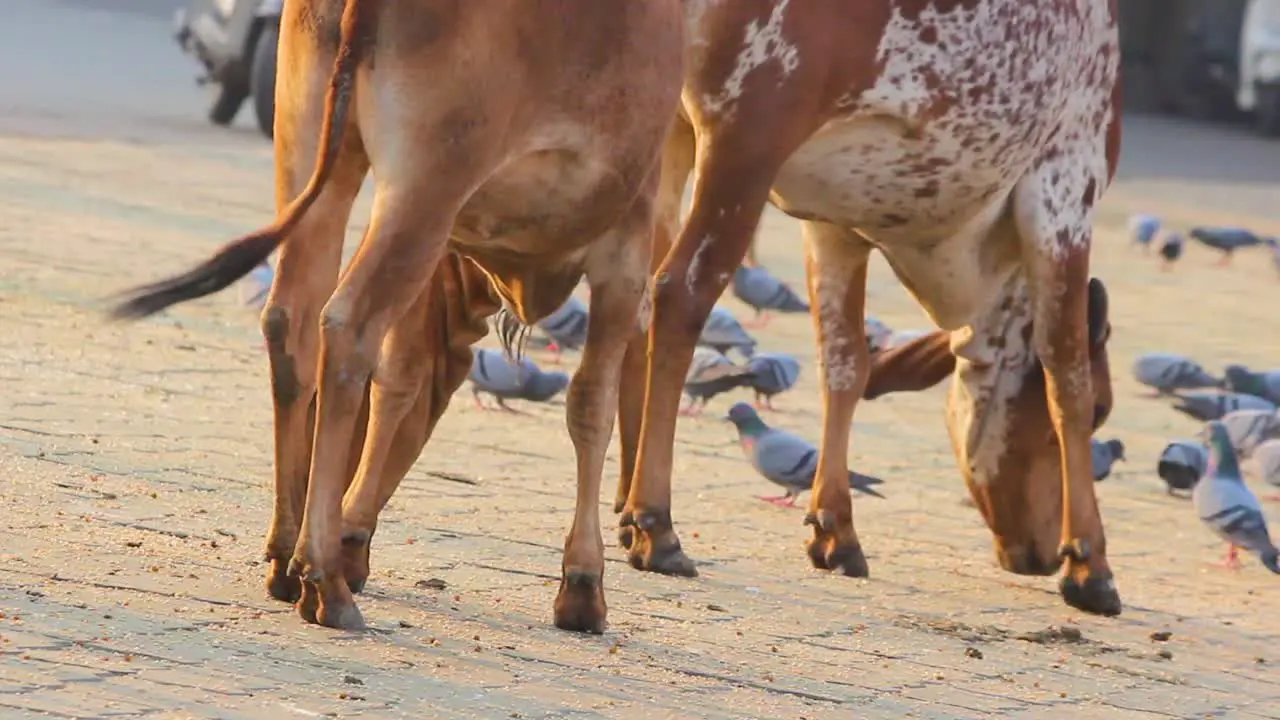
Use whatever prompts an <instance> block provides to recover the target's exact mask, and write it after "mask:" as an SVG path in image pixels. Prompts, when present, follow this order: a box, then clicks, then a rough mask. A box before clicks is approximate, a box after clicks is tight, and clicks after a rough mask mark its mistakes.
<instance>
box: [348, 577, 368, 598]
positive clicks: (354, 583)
mask: <svg viewBox="0 0 1280 720" xmlns="http://www.w3.org/2000/svg"><path fill="white" fill-rule="evenodd" d="M368 582H369V578H354V577H348V578H347V589H348V590H350V591H351V594H352V595H359V594H360V593H362V592H364V586H365V584H366V583H368Z"/></svg>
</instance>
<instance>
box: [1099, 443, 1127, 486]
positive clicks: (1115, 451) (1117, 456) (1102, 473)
mask: <svg viewBox="0 0 1280 720" xmlns="http://www.w3.org/2000/svg"><path fill="white" fill-rule="evenodd" d="M1092 445H1093V480H1094V482H1102V481H1103V480H1106V479H1107V478H1108V477H1110V475H1111V466H1112V465H1114V464H1116V462H1118V461H1123V460H1124V459H1125V458H1124V443H1122V442H1120V441H1119V440H1108V441H1106V442H1101V441H1099V440H1092Z"/></svg>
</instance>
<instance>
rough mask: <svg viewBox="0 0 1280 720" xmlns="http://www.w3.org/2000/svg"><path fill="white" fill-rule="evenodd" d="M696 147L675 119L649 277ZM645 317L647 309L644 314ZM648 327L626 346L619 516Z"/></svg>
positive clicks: (673, 227)
mask: <svg viewBox="0 0 1280 720" xmlns="http://www.w3.org/2000/svg"><path fill="white" fill-rule="evenodd" d="M694 154H695V147H694V136H693V128H692V127H691V126H690V125H689V123H688V122H687V121H685V120H684V119H683V118H676V121H675V123H674V124H673V125H672V128H671V133H670V135H669V136H668V137H667V142H666V144H665V145H664V146H663V151H662V164H661V166H660V172H661V180H660V182H659V186H658V196H657V200H656V207H657V222H656V225H655V226H654V233H653V249H652V252H651V253H650V272H651V274H653V273H657V271H658V268H659V267H660V266H661V265H662V262H663V261H664V260H665V259H666V256H667V253H668V252H670V251H671V244H672V241H673V239H674V238H675V236H676V234H677V233H679V232H680V210H681V203H682V202H683V201H684V188H685V185H686V184H687V183H688V180H689V172H690V171H691V170H692V169H693V161H694ZM644 312H647V309H646V310H645V311H644ZM648 352H649V328H648V325H647V322H646V323H644V324H640V325H638V326H637V328H636V331H635V332H634V333H633V334H632V336H631V341H630V342H629V343H628V344H627V355H626V358H625V359H624V360H623V361H622V378H623V383H622V386H621V388H620V390H619V394H618V434H619V435H620V441H621V443H620V444H621V446H622V463H621V472H620V473H619V476H618V492H617V495H616V496H615V499H614V502H613V511H614V512H615V513H621V512H622V511H623V509H624V508H625V507H626V504H627V498H628V497H629V496H630V494H631V479H632V476H633V475H634V473H635V469H636V454H637V452H638V451H639V445H640V424H641V422H642V421H643V419H644V378H645V372H646V371H647V369H648V364H649V359H648ZM632 532H633V531H632V527H631V525H630V524H626V523H624V524H622V525H621V526H620V527H619V528H618V541H619V543H621V545H622V547H623V548H625V549H630V548H631V539H632Z"/></svg>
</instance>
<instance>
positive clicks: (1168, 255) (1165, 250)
mask: <svg viewBox="0 0 1280 720" xmlns="http://www.w3.org/2000/svg"><path fill="white" fill-rule="evenodd" d="M1186 243H1187V240H1186V238H1184V237H1183V236H1182V233H1177V232H1173V231H1168V232H1161V233H1160V257H1161V259H1162V262H1161V265H1160V269H1161V270H1164V271H1165V272H1169V271H1170V270H1172V269H1173V264H1174V263H1175V262H1177V261H1178V258H1180V257H1182V248H1183V247H1184V246H1185V245H1186Z"/></svg>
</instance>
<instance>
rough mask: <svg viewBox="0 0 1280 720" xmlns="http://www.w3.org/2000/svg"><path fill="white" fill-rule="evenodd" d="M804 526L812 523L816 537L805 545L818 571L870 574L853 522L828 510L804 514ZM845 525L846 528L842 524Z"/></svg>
mask: <svg viewBox="0 0 1280 720" xmlns="http://www.w3.org/2000/svg"><path fill="white" fill-rule="evenodd" d="M804 524H805V525H812V526H813V538H811V539H810V540H809V542H807V543H806V544H805V550H807V551H808V553H809V561H810V562H811V563H813V566H814V567H815V568H817V569H819V570H830V571H832V572H839V573H842V574H843V575H845V576H847V577H858V578H865V577H871V569H870V568H869V567H867V557H866V556H865V555H863V554H862V543H860V542H858V535H857V533H856V532H854V530H853V521H852V520H845V521H843V522H841V521H840V520H838V519H837V517H836V515H835V514H834V513H832V512H829V511H826V510H819V511H817V513H814V514H809V515H806V516H805V519H804ZM841 525H844V526H845V527H841Z"/></svg>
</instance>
